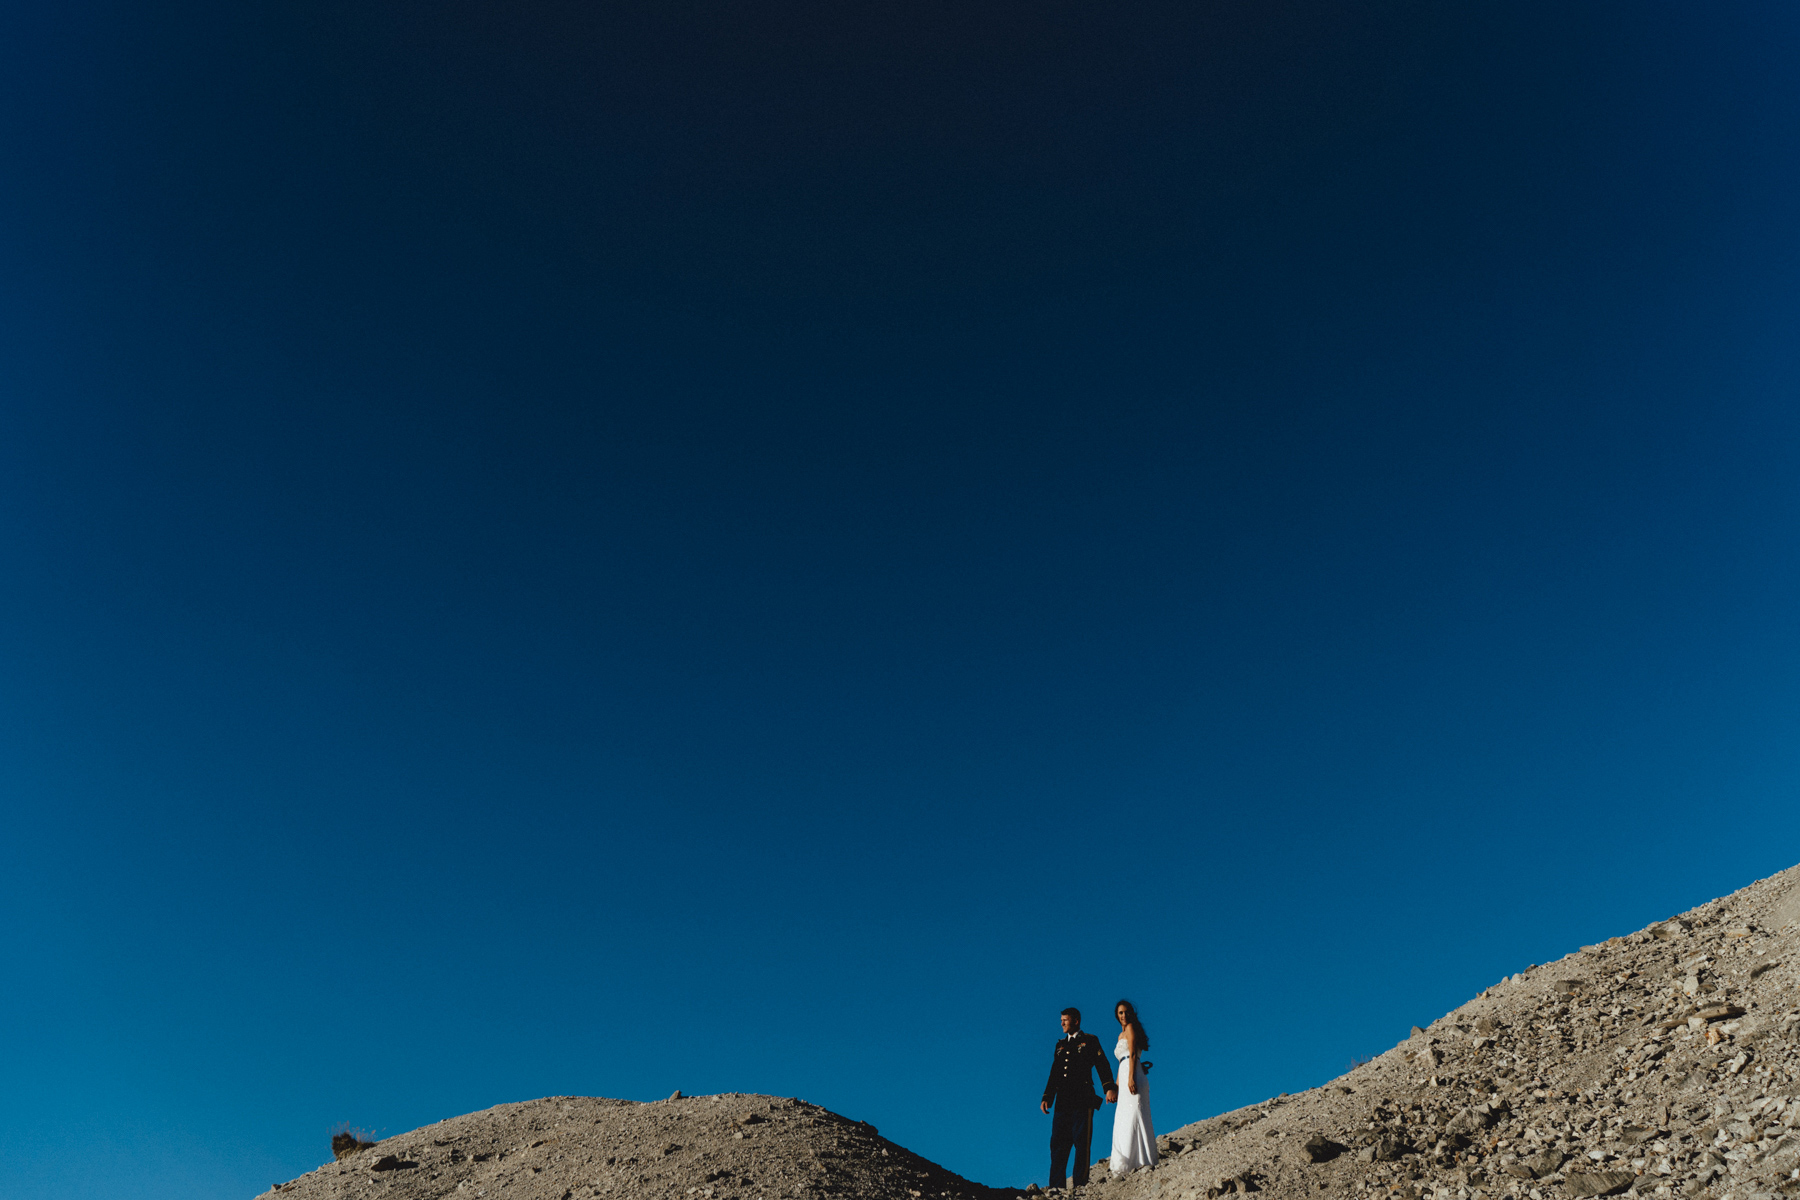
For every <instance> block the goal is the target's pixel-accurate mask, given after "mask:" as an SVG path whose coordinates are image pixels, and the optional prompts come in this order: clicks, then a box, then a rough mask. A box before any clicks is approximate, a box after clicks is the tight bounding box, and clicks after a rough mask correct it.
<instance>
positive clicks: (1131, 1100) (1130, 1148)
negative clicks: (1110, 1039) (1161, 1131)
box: [1107, 1033, 1156, 1175]
mask: <svg viewBox="0 0 1800 1200" xmlns="http://www.w3.org/2000/svg"><path fill="white" fill-rule="evenodd" d="M1113 1057H1114V1058H1116V1059H1118V1060H1119V1103H1118V1105H1117V1111H1115V1112H1114V1113H1113V1144H1112V1157H1111V1158H1110V1159H1108V1160H1107V1168H1108V1169H1109V1170H1110V1171H1111V1172H1112V1173H1113V1174H1114V1175H1123V1174H1125V1173H1126V1172H1128V1171H1135V1170H1137V1169H1138V1168H1139V1167H1154V1166H1155V1165H1156V1126H1155V1125H1154V1124H1152V1123H1151V1121H1150V1077H1149V1075H1148V1074H1147V1073H1146V1072H1145V1071H1144V1064H1143V1063H1142V1062H1141V1061H1140V1062H1139V1063H1138V1068H1137V1095H1135V1096H1134V1095H1132V1094H1131V1089H1130V1088H1128V1087H1126V1086H1125V1071H1126V1069H1127V1068H1129V1067H1130V1066H1131V1050H1130V1048H1129V1047H1127V1046H1126V1045H1125V1035H1124V1034H1122V1033H1121V1034H1120V1035H1119V1041H1118V1044H1117V1045H1115V1046H1114V1047H1113Z"/></svg>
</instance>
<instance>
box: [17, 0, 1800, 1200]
mask: <svg viewBox="0 0 1800 1200" xmlns="http://www.w3.org/2000/svg"><path fill="white" fill-rule="evenodd" d="M1797 43H1800V21H1797V20H1796V18H1795V16H1794V14H1793V12H1792V10H1791V9H1789V8H1786V7H1784V6H1780V5H1772V4H1771V5H1734V6H1727V7H1725V8H1717V7H1715V8H1712V9H1709V10H1707V11H1704V12H1702V11H1700V10H1698V9H1695V8H1693V7H1691V6H1677V5H1656V4H1651V5H1645V4H1632V5H1623V4H1592V5H1584V6H1580V7H1579V8H1576V9H1569V8H1567V7H1566V6H1555V5H1517V4H1509V5H1461V6H1429V5H1377V6H1364V7H1363V8H1362V9H1361V10H1359V11H1357V12H1345V11H1342V9H1341V6H1332V5H1322V4H1309V3H1299V4H1290V5H1285V6H1273V7H1270V6H1263V7H1261V8H1246V7H1243V6H1236V7H1234V6H1230V5H1222V4H1211V5H1195V4H1170V5H1127V6H1097V5H1093V6H1090V5H1078V4H1049V5H1045V4H1031V5H1026V4H982V5H974V6H970V5H966V4H959V5H950V4H937V5H916V4H908V5H898V4H868V5H849V6H846V5H824V4H817V5H807V4H788V5H776V6H765V7H763V8H761V9H754V10H752V9H744V8H741V7H739V6H728V5H723V4H713V3H693V4H657V5H644V6H637V7H631V6H624V5H595V4H576V3H572V2H562V0H534V2H532V3H526V4H510V5H498V4H489V3H479V2H474V0H470V2H466V3H453V4H430V5H427V4H415V3H392V4H384V5H375V6H371V5H367V4H355V5H353V4H331V3H318V4H309V5H300V4H282V3H271V4H265V5H260V6H244V5H231V6H226V5H212V4H206V3H193V4H187V5H137V6H128V5H105V4H98V3H83V2H77V3H60V4H55V5H50V4H37V3H21V4H15V5H12V6H9V7H8V8H6V9H5V10H4V12H0V56H4V64H5V65H4V70H0V146H3V148H4V161H5V162H6V164H7V166H6V167H5V168H4V170H0V804H3V805H4V808H3V809H0V816H4V822H5V830H6V833H5V836H4V837H0V904H3V905H4V910H3V911H4V913H5V915H6V919H5V920H4V922H0V983H3V986H0V1021H3V1023H4V1025H5V1027H6V1028H7V1029H8V1030H9V1035H10V1036H9V1050H8V1053H7V1054H6V1055H5V1056H4V1057H3V1058H0V1197H4V1198H5V1200H13V1198H15V1197H16V1198H27V1197H40V1196H42V1197H49V1196H55V1197H87V1196H95V1197H98V1196H113V1195H117V1194H120V1193H121V1192H129V1193H130V1194H133V1195H143V1196H150V1197H159V1196H169V1197H176V1196H179V1197H197V1196H205V1197H213V1196H217V1197H232V1196H248V1195H251V1194H254V1193H255V1192H257V1191H260V1190H261V1189H263V1188H266V1187H267V1186H268V1185H269V1184H270V1183H272V1182H274V1181H277V1180H285V1179H288V1178H291V1177H293V1176H295V1175H297V1174H299V1173H301V1172H303V1171H305V1170H308V1169H311V1168H312V1167H314V1166H317V1165H318V1164H319V1163H320V1162H321V1161H322V1160H323V1159H324V1157H325V1156H326V1146H327V1139H328V1136H329V1134H330V1132H331V1130H332V1129H333V1127H334V1126H337V1125H339V1124H340V1123H344V1122H349V1123H351V1124H354V1125H357V1126H359V1127H361V1128H364V1129H367V1130H372V1131H377V1132H386V1133H397V1132H400V1131H403V1130H406V1129H410V1128H413V1127H415V1126H417V1125H419V1124H422V1123H425V1122H429V1121H434V1120H437V1119H439V1118H442V1117H446V1116H451V1115H455V1114H458V1113H462V1112H466V1111H470V1110H473V1109H478V1108H483V1107H487V1106H489V1105H492V1104H496V1103H501V1102H504V1101H511V1100H524V1099H530V1098H534V1097H537V1096H542V1095H551V1094H569V1093H579V1094H594V1095H605V1096H622V1097H628V1098H634V1099H653V1098H658V1097H661V1096H665V1095H667V1094H668V1093H669V1092H670V1091H673V1090H675V1089H677V1088H679V1089H681V1090H683V1091H686V1092H689V1093H696V1092H708V1091H728V1090H729V1091H756V1092H768V1093H774V1094H780V1095H798V1096H801V1097H803V1098H805V1099H808V1100H811V1101H814V1102H817V1103H821V1104H825V1105H828V1106H830V1107H832V1108H834V1109H836V1110H838V1111H840V1112H844V1113H846V1114H848V1115H850V1116H852V1117H856V1118H859V1119H866V1120H869V1121H873V1122H874V1123H876V1124H877V1125H878V1126H879V1127H880V1128H881V1130H882V1132H883V1133H884V1134H887V1135H888V1136H891V1137H893V1138H895V1139H896V1140H898V1141H900V1142H902V1143H903V1144H905V1145H908V1146H909V1147H912V1148H913V1149H916V1150H918V1151H919V1152H921V1153H923V1154H926V1155H928V1156H930V1157H931V1158H934V1159H936V1160H938V1161H940V1162H942V1163H944V1164H946V1165H947V1166H949V1167H951V1168H952V1169H954V1170H957V1171H960V1172H962V1173H963V1174H965V1175H968V1176H971V1177H973V1178H977V1179H980V1180H983V1181H984V1182H988V1183H994V1184H1021V1185H1022V1184H1024V1183H1025V1182H1027V1181H1029V1180H1031V1179H1038V1180H1040V1181H1041V1180H1042V1179H1043V1178H1044V1174H1045V1169H1046V1165H1047V1164H1046V1162H1045V1146H1046V1141H1047V1137H1048V1122H1047V1119H1046V1118H1043V1117H1042V1116H1041V1115H1040V1114H1039V1113H1038V1111H1037V1096H1038V1093H1039V1090H1040V1089H1041V1087H1042V1083H1043V1076H1044V1073H1045V1070H1046V1068H1047V1065H1048V1051H1049V1047H1050V1043H1051V1041H1052V1039H1053V1038H1054V1036H1055V1035H1056V1032H1057V1030H1056V1014H1057V1011H1058V1010H1059V1009H1061V1008H1062V1007H1063V1006H1065V1005H1068V1004H1076V1005H1079V1006H1081V1007H1082V1008H1084V1009H1086V1010H1088V1011H1089V1013H1090V1020H1089V1022H1088V1024H1089V1026H1090V1027H1091V1028H1093V1027H1099V1028H1101V1029H1104V1028H1105V1026H1104V1024H1103V1022H1102V1020H1101V1014H1103V1013H1104V1011H1105V1010H1106V1009H1107V1008H1108V1007H1109V1006H1110V1004H1111V1003H1112V1001H1113V1000H1115V999H1116V998H1118V997H1119V996H1121V995H1128V996H1130V997H1132V998H1133V999H1134V1000H1135V1001H1136V1002H1137V1003H1138V1005H1139V1007H1140V1009H1141V1011H1142V1013H1143V1015H1144V1019H1145V1021H1146V1023H1147V1025H1148V1026H1149V1028H1150V1031H1151V1034H1152V1036H1153V1039H1154V1041H1155V1051H1156V1052H1155V1054H1154V1055H1153V1057H1155V1058H1156V1060H1157V1062H1158V1070H1157V1073H1156V1075H1155V1077H1154V1081H1155V1084H1156V1092H1155V1113H1156V1116H1157V1118H1158V1121H1159V1123H1160V1124H1162V1125H1163V1126H1164V1127H1165V1128H1166V1127H1172V1126H1174V1125H1177V1124H1181V1123H1185V1122H1187V1121H1190V1120H1194V1119H1197V1118H1200V1117H1203V1116H1206V1115H1209V1114H1211V1113H1213V1112H1217V1111H1220V1110H1222V1109H1227V1108H1231V1107H1235V1106H1237V1105H1240V1104H1243V1103H1247V1102H1249V1101H1252V1100H1256V1099H1260V1098H1262V1097H1264V1096H1267V1095H1270V1094H1273V1093H1276V1092H1280V1091H1286V1090H1295V1089H1299V1088H1303V1087H1307V1086H1310V1085H1313V1084H1316V1083H1319V1082H1322V1081H1324V1080H1326V1079H1328V1078H1331V1077H1333V1076H1335V1075H1336V1074H1338V1073H1340V1072H1341V1071H1342V1070H1343V1069H1344V1068H1345V1067H1346V1066H1347V1065H1348V1064H1349V1062H1350V1061H1351V1060H1352V1059H1353V1058H1355V1057H1359V1056H1364V1055H1368V1054H1370V1053H1374V1052H1378V1051H1380V1050H1381V1049H1384V1048H1386V1047H1387V1046H1389V1045H1391V1044H1393V1043H1394V1042H1395V1041H1396V1040H1398V1039H1399V1038H1400V1037H1401V1036H1403V1035H1404V1034H1405V1032H1406V1030H1407V1027H1408V1026H1409V1025H1411V1024H1412V1023H1414V1022H1421V1021H1426V1020H1429V1019H1430V1018H1432V1017H1434V1016H1436V1015H1438V1014H1440V1013H1442V1012H1443V1011H1445V1010H1446V1009H1448V1008H1450V1007H1453V1006H1454V1005H1456V1004H1458V1003H1460V1002H1462V1001H1463V1000H1465V999H1467V998H1468V997H1469V996H1471V995H1472V994H1474V992H1476V991H1478V990H1479V989H1480V988H1482V987H1484V986H1486V985H1487V984H1489V983H1492V982H1494V981H1495V980H1496V979H1498V978H1500V977H1501V976H1502V975H1505V974H1508V973H1510V972H1513V971H1516V970H1518V969H1520V968H1522V967H1523V966H1525V965H1526V964H1528V963H1531V962H1541V961H1547V960H1549V959H1551V958H1554V957H1558V956H1560V955H1562V954H1564V953H1567V952H1568V951H1570V950H1572V949H1574V948H1576V947H1577V946H1579V945H1581V944H1583V943H1585V942H1591V941H1594V940H1597V939H1599V938H1601V937H1605V936H1609V935H1611V934H1615V933H1620V932H1624V931H1627V930H1630V929H1635V928H1638V927H1640V926H1642V925H1644V924H1646V923H1648V922H1650V921H1652V920H1655V919H1658V918H1660V917H1664V916H1667V915H1669V914H1670V913H1672V912H1674V911H1677V910H1679V909H1682V908H1685V907H1687V906H1689V905H1691V904H1694V903H1698V902H1700V901H1703V900H1705V899H1708V898H1710V897H1712V896H1714V895H1717V894H1720V893H1723V892H1726V891H1729V890H1731V889H1733V888H1736V887H1739V886H1742V885H1743V884H1745V883H1748V882H1749V881H1750V880H1752V879H1754V878H1757V877H1759V876H1762V875H1766V874H1768V873H1770V872H1773V871H1776V870H1779V869H1781V868H1784V867H1786V866H1790V865H1792V864H1793V863H1794V862H1795V861H1797V860H1800V817H1797V816H1796V813H1800V806H1797V805H1796V803H1795V800H1796V796H1795V792H1796V788H1795V782H1796V778H1797V775H1796V772H1797V770H1800V742H1797V740H1796V730H1797V721H1800V622H1797V621H1796V613H1797V612H1800V492H1797V488H1796V480H1797V479H1800V415H1797V409H1796V403H1795V401H1796V396H1797V395H1800V353H1797V352H1800V347H1797V344H1796V337H1795V329H1796V319H1797V318H1800V223H1796V222H1795V220H1794V213H1795V212H1796V211H1800V76H1797V74H1796V71H1795V68H1794V65H1793V64H1794V63H1795V62H1797V61H1800V44H1797Z"/></svg>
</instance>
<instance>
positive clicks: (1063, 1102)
mask: <svg viewBox="0 0 1800 1200" xmlns="http://www.w3.org/2000/svg"><path fill="white" fill-rule="evenodd" d="M1093 1146H1094V1107H1093V1105H1092V1104H1091V1103H1089V1102H1088V1100H1087V1098H1086V1097H1084V1096H1079V1095H1076V1096H1058V1097H1057V1098H1056V1107H1055V1108H1054V1109H1052V1110H1051V1112H1050V1186H1051V1187H1053V1188H1059V1187H1062V1186H1063V1184H1064V1182H1065V1176H1064V1173H1063V1166H1064V1164H1065V1163H1067V1162H1068V1161H1069V1151H1070V1150H1071V1149H1073V1150H1074V1151H1075V1186H1076V1187H1080V1186H1081V1185H1082V1184H1084V1183H1086V1182H1087V1181H1088V1163H1089V1162H1090V1161H1092V1157H1093V1155H1092V1150H1093Z"/></svg>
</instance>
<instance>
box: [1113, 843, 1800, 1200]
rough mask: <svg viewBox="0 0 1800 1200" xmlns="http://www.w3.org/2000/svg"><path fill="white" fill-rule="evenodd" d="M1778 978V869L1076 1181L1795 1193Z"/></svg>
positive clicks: (1260, 1187)
mask: <svg viewBox="0 0 1800 1200" xmlns="http://www.w3.org/2000/svg"><path fill="white" fill-rule="evenodd" d="M1797 981H1800V867H1797V868H1794V869H1793V870H1789V871H1784V872H1782V873H1781V874H1780V875H1777V876H1774V877H1772V878H1769V879H1765V880H1762V881H1761V882H1759V883H1756V884H1752V885H1751V886H1750V887H1747V888H1745V889H1744V890H1743V891H1741V892H1738V893H1736V894H1735V895H1732V896H1728V897H1726V898H1725V899H1723V900H1715V901H1713V902H1712V903H1710V904H1706V905H1703V906H1701V907H1700V908H1697V909H1694V910H1693V911H1691V912H1686V913H1682V914H1680V915H1679V916H1677V917H1673V918H1671V919H1669V920H1667V921H1663V922H1660V923H1658V924H1656V925H1652V926H1651V927H1650V928H1648V929H1645V930H1642V931H1640V932H1638V933H1634V934H1631V935H1630V936H1628V937H1619V938H1613V939H1612V940H1610V941H1607V942H1603V943H1601V944H1600V945H1597V946H1587V947H1584V948H1583V949H1581V950H1580V951H1579V952H1577V953H1575V954H1571V955H1569V956H1568V957H1567V958H1564V959H1562V960H1561V961H1559V962H1554V963H1550V964H1548V965H1545V966H1534V967H1531V968H1529V969H1528V970H1526V971H1523V972H1521V973H1520V974H1517V975H1513V976H1511V977H1510V978H1507V979H1503V980H1501V981H1500V982H1499V983H1497V984H1495V985H1494V986H1493V987H1491V988H1489V989H1487V990H1486V991H1485V992H1483V993H1481V995H1479V996H1477V997H1476V998H1475V999H1473V1000H1471V1001H1470V1002H1469V1003H1467V1004H1465V1005H1463V1006H1462V1007H1461V1008H1459V1009H1457V1010H1456V1011H1455V1012H1452V1013H1450V1014H1448V1015H1446V1016H1444V1017H1442V1018H1440V1019H1438V1020H1436V1021H1433V1022H1432V1023H1431V1025H1430V1027H1429V1028H1426V1029H1418V1028H1415V1029H1414V1030H1413V1031H1412V1036H1410V1037H1409V1038H1407V1039H1406V1040H1405V1041H1403V1042H1401V1043H1400V1044H1399V1045H1398V1046H1395V1047H1394V1048H1393V1049H1392V1050H1389V1051H1388V1052H1387V1053H1385V1054H1383V1055H1381V1056H1380V1057H1378V1058H1376V1059H1374V1060H1373V1061H1371V1062H1369V1063H1367V1064H1365V1065H1363V1066H1360V1067H1358V1068H1356V1069H1355V1070H1354V1071H1351V1072H1350V1073H1349V1074H1348V1075H1345V1076H1343V1077H1342V1078H1340V1079H1336V1080H1333V1081H1332V1082H1331V1083H1329V1084H1327V1085H1326V1086H1324V1087H1320V1088H1314V1089H1313V1090H1311V1091H1309V1092H1303V1093H1299V1094H1296V1095H1291V1096H1288V1095H1284V1096H1277V1097H1275V1098H1274V1099H1272V1100H1268V1101H1266V1102H1264V1103H1262V1104H1258V1105H1253V1106H1252V1107H1249V1108H1245V1109H1240V1110H1238V1111H1237V1112H1231V1113H1225V1114H1223V1115H1221V1116H1217V1117H1212V1118H1210V1119H1208V1120H1205V1121H1200V1122H1198V1123H1196V1124H1193V1125H1188V1126H1185V1127H1183V1128H1181V1129H1177V1130H1174V1131H1173V1132H1171V1133H1170V1134H1168V1135H1166V1136H1164V1137H1162V1138H1160V1139H1159V1141H1160V1143H1161V1144H1162V1145H1163V1146H1164V1147H1165V1148H1166V1157H1165V1158H1164V1160H1163V1161H1162V1163H1160V1164H1159V1165H1158V1166H1157V1167H1156V1168H1155V1169H1154V1170H1151V1171H1143V1172H1138V1173H1136V1174H1134V1175H1129V1176H1126V1177H1125V1178H1123V1179H1119V1180H1109V1181H1107V1182H1103V1183H1098V1184H1095V1185H1091V1186H1090V1187H1089V1188H1088V1189H1087V1190H1088V1191H1089V1192H1091V1193H1092V1194H1093V1196H1094V1198H1095V1200H1138V1198H1140V1197H1143V1198H1148V1197H1151V1196H1158V1197H1166V1198H1168V1200H1197V1198H1200V1197H1208V1196H1218V1195H1221V1194H1225V1193H1234V1192H1242V1191H1261V1192H1265V1193H1267V1194H1268V1200H1288V1198H1290V1197H1299V1196H1304V1195H1313V1194H1316V1193H1320V1192H1323V1193H1329V1194H1333V1195H1350V1196H1358V1197H1360V1196H1367V1197H1371V1198H1376V1197H1380V1198H1386V1197H1394V1198H1396V1200H1416V1198H1418V1197H1425V1196H1429V1197H1434V1198H1438V1200H1453V1198H1454V1200H1476V1198H1481V1197H1486V1198H1489V1200H1499V1198H1501V1197H1516V1198H1525V1197H1529V1198H1530V1200H1563V1198H1565V1197H1586V1196H1611V1195H1620V1194H1626V1195H1631V1196H1638V1197H1645V1198H1648V1197H1651V1196H1656V1197H1676V1196H1684V1197H1713V1198H1717V1200H1768V1198H1770V1197H1773V1196H1780V1195H1796V1194H1800V1128H1796V1127H1800V1082H1796V1076H1797V1075H1800V1046H1797V1041H1800V990H1797V988H1796V983H1797ZM1095 1133H1096V1140H1099V1138H1100V1136H1101V1133H1102V1131H1101V1130H1098V1129H1097V1130H1096V1131H1095ZM1095 1177H1096V1178H1097V1179H1100V1178H1104V1176H1103V1175H1102V1174H1101V1172H1099V1171H1096V1172H1095Z"/></svg>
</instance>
